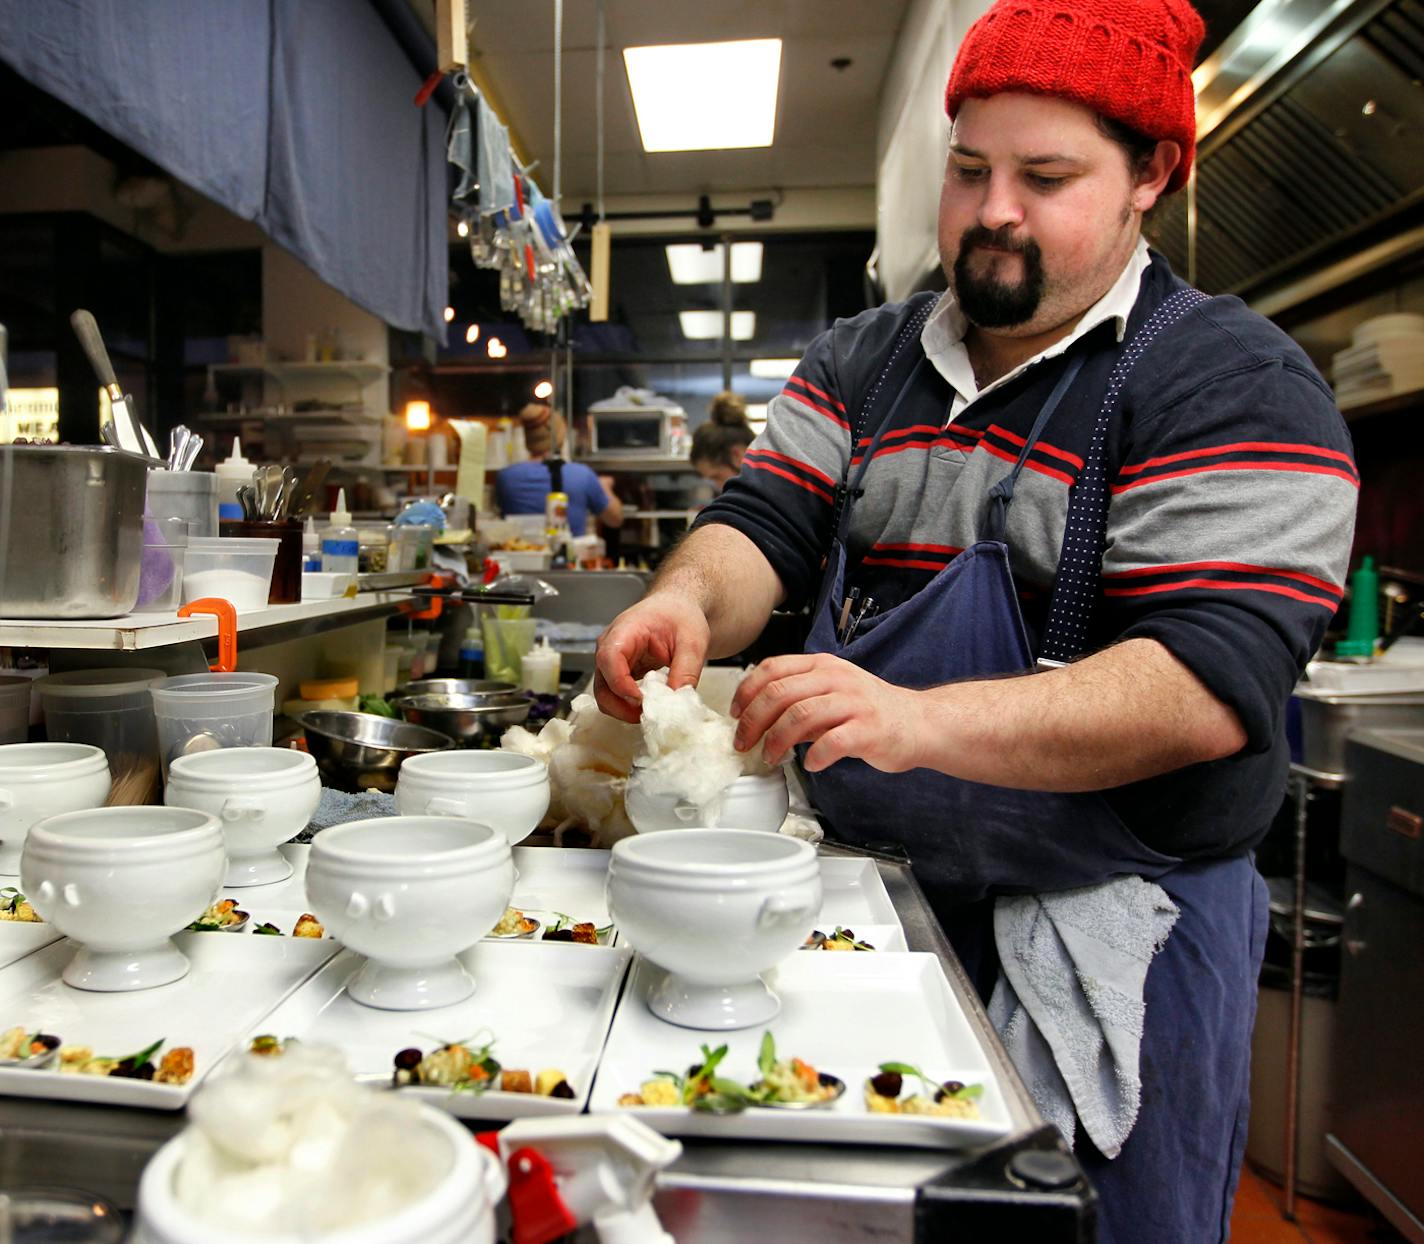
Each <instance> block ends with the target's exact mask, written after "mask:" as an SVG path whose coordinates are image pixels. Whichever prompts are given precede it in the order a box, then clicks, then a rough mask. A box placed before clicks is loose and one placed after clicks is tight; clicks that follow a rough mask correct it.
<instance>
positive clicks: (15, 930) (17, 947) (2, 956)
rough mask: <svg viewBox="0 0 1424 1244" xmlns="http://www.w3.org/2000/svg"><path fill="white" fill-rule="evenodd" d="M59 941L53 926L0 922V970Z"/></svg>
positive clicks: (31, 922)
mask: <svg viewBox="0 0 1424 1244" xmlns="http://www.w3.org/2000/svg"><path fill="white" fill-rule="evenodd" d="M57 941H59V933H58V932H57V931H56V930H55V928H54V926H53V925H50V924H44V923H43V922H36V921H34V920H0V968H3V967H8V966H9V965H10V964H12V963H14V962H15V960H17V959H23V958H24V957H25V956H26V955H28V954H33V953H34V952H35V951H37V950H39V949H40V948H41V947H42V946H48V945H49V944H50V943H51V942H57ZM6 1026H7V1027H8V1026H9V1025H6Z"/></svg>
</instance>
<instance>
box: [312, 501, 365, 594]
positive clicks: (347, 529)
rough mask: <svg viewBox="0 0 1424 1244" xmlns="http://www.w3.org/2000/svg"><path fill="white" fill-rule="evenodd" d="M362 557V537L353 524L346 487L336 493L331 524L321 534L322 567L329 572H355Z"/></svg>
mask: <svg viewBox="0 0 1424 1244" xmlns="http://www.w3.org/2000/svg"><path fill="white" fill-rule="evenodd" d="M360 559H361V538H360V536H359V535H357V533H356V528H355V527H353V526H352V525H351V511H350V510H348V509H347V508H346V489H344V488H343V489H341V490H340V491H339V492H338V493H337V494H336V509H334V510H332V512H331V525H330V526H329V527H328V528H327V529H326V530H325V531H324V532H322V535H321V568H322V570H323V571H325V572H326V573H328V574H332V573H335V574H355V573H356V570H357V566H358V565H359V563H360Z"/></svg>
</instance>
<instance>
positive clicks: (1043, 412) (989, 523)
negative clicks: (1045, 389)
mask: <svg viewBox="0 0 1424 1244" xmlns="http://www.w3.org/2000/svg"><path fill="white" fill-rule="evenodd" d="M1085 358H1086V355H1084V354H1082V353H1079V354H1077V355H1075V356H1074V357H1073V358H1072V359H1071V360H1069V363H1068V366H1067V367H1066V368H1065V369H1064V371H1063V374H1062V375H1061V376H1059V377H1058V383H1057V384H1055V385H1054V386H1053V392H1051V393H1050V394H1049V395H1048V400H1047V401H1046V402H1044V403H1043V406H1042V407H1041V408H1040V409H1039V412H1038V418H1037V419H1035V420H1034V421H1033V428H1032V430H1031V431H1030V432H1029V434H1028V439H1027V440H1025V441H1024V443H1023V448H1022V449H1021V450H1019V456H1018V460H1017V461H1016V462H1015V463H1014V466H1013V470H1011V471H1010V472H1009V473H1008V474H1007V475H1005V476H1004V477H1003V478H1002V479H1001V480H999V482H998V483H997V484H995V485H994V486H993V487H992V488H991V489H989V499H988V510H987V511H986V513H985V515H984V529H983V530H982V531H981V532H980V535H979V538H980V539H981V540H996V541H998V543H1000V544H1003V543H1005V539H1004V534H1005V531H1006V530H1007V528H1008V524H1009V506H1011V505H1012V504H1013V502H1014V486H1015V485H1016V484H1017V483H1018V482H1019V474H1020V472H1022V471H1023V469H1024V463H1025V462H1027V461H1028V456H1029V454H1031V453H1032V452H1033V448H1034V446H1035V445H1037V444H1038V438H1039V437H1040V436H1042V435H1043V429H1044V428H1046V427H1047V426H1048V421H1049V420H1050V419H1052V418H1053V412H1054V411H1055V410H1057V409H1058V404H1059V403H1060V402H1062V400H1063V395H1064V394H1065V393H1067V392H1068V390H1069V389H1071V388H1072V387H1073V381H1075V380H1076V379H1078V373H1079V372H1080V371H1082V370H1083V362H1084V360H1085Z"/></svg>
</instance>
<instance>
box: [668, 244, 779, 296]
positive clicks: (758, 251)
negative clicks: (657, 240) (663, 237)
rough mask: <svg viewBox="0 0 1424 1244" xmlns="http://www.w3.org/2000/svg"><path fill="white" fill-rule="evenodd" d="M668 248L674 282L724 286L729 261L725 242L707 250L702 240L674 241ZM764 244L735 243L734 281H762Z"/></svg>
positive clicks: (743, 283) (744, 283)
mask: <svg viewBox="0 0 1424 1244" xmlns="http://www.w3.org/2000/svg"><path fill="white" fill-rule="evenodd" d="M665 249H666V250H667V261H668V271H669V272H670V273H671V274H672V283H673V284H674V285H720V284H721V283H722V268H723V265H724V264H725V263H726V259H725V257H724V251H723V248H722V243H721V242H718V243H717V245H716V246H713V247H711V248H709V249H704V248H703V246H702V245H701V243H699V242H674V243H673V244H672V245H671V246H668V247H666V248H665ZM761 256H762V244H761V243H760V242H733V243H732V280H733V281H734V282H735V283H736V284H738V285H747V284H750V283H751V282H753V281H760V280H761Z"/></svg>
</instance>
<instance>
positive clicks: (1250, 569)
mask: <svg viewBox="0 0 1424 1244" xmlns="http://www.w3.org/2000/svg"><path fill="white" fill-rule="evenodd" d="M1201 570H1229V571H1232V572H1234V573H1236V574H1267V575H1274V576H1276V578H1279V579H1294V580H1295V581H1296V582H1297V583H1305V584H1308V585H1309V586H1310V587H1316V588H1319V589H1320V590H1321V591H1322V592H1329V593H1330V594H1331V595H1332V596H1339V597H1343V596H1344V595H1345V589H1344V588H1343V587H1337V586H1336V585H1335V584H1333V583H1331V582H1329V581H1328V580H1326V579H1317V578H1316V577H1315V576H1314V575H1310V574H1305V573H1303V572H1301V571H1299V570H1277V569H1275V568H1274V567H1272V566H1250V565H1247V564H1246V563H1244V562H1180V563H1178V564H1176V565H1173V566H1143V567H1140V568H1139V569H1137V570H1120V571H1118V572H1117V573H1116V574H1105V575H1103V579H1104V580H1105V581H1107V582H1118V581H1119V580H1122V579H1141V578H1145V577H1147V576H1149V575H1153V576H1155V575H1168V574H1184V573H1186V572H1188V571H1201Z"/></svg>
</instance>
